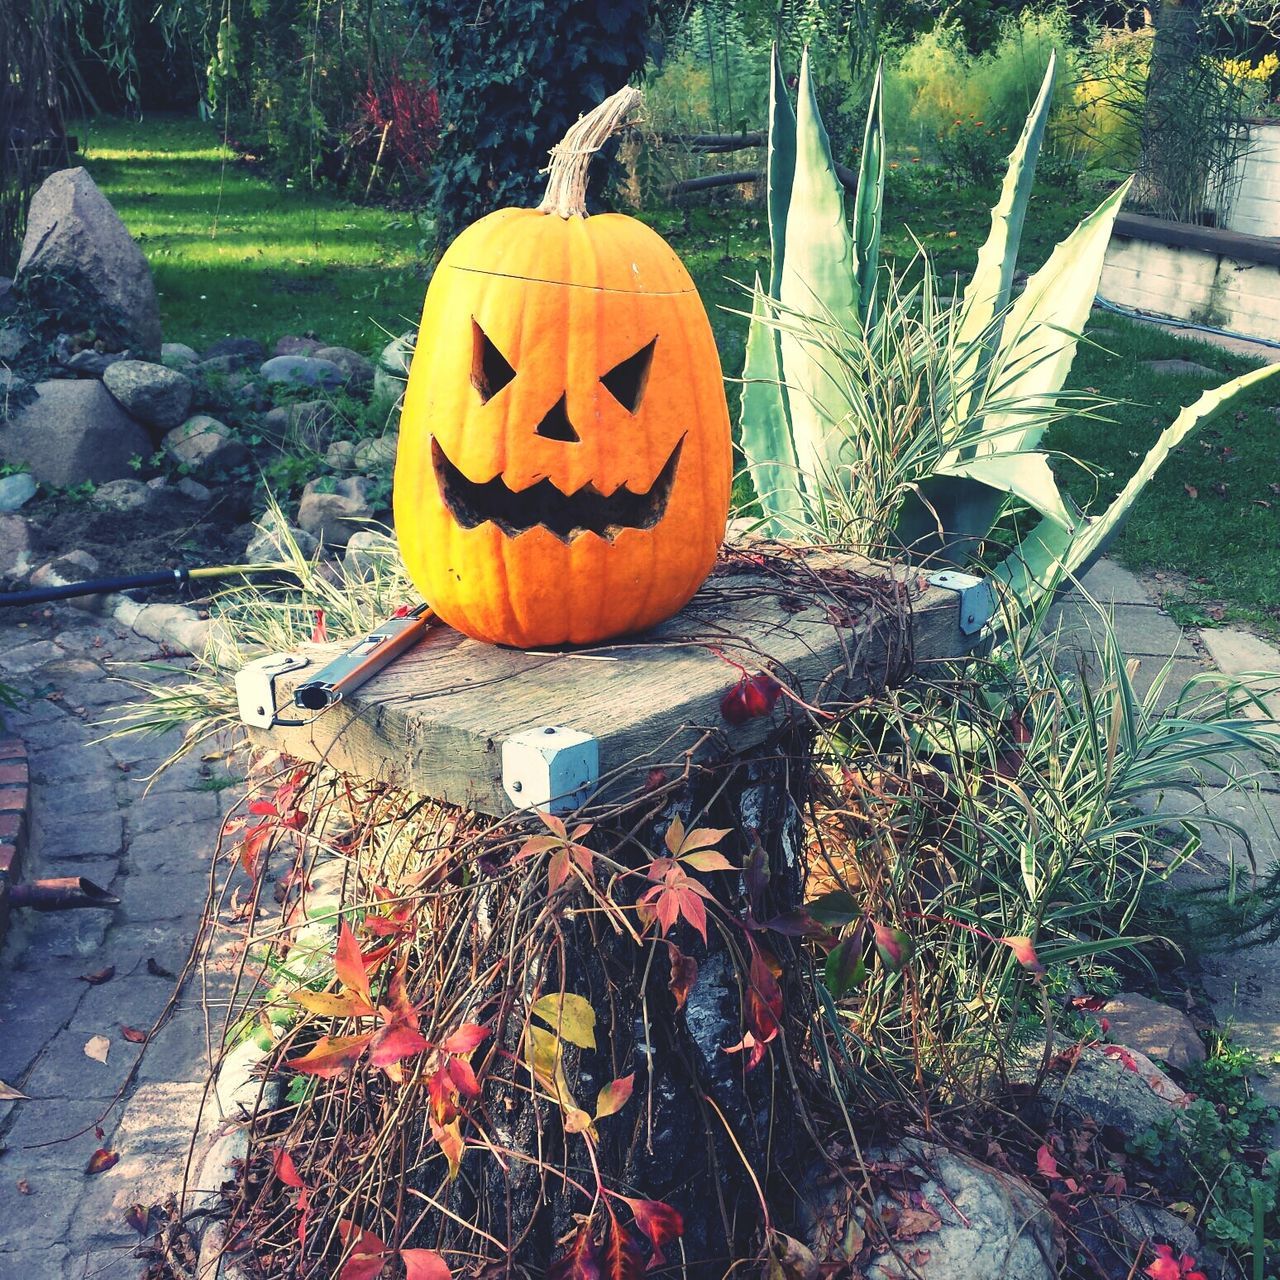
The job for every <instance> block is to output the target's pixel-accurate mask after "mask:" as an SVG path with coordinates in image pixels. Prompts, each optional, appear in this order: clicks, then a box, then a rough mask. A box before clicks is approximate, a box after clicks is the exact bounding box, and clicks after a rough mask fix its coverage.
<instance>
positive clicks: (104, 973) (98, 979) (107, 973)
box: [80, 964, 116, 987]
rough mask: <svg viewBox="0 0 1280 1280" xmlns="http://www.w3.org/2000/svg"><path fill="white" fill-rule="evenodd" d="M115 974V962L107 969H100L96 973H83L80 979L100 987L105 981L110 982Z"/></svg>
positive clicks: (92, 985)
mask: <svg viewBox="0 0 1280 1280" xmlns="http://www.w3.org/2000/svg"><path fill="white" fill-rule="evenodd" d="M115 976H116V967H115V965H113V964H109V965H107V967H106V968H105V969H99V970H98V971H97V972H96V973H82V974H81V975H80V981H81V982H87V983H88V984H89V985H90V986H91V987H100V986H102V984H103V983H104V982H110V981H111V979H112V978H114V977H115Z"/></svg>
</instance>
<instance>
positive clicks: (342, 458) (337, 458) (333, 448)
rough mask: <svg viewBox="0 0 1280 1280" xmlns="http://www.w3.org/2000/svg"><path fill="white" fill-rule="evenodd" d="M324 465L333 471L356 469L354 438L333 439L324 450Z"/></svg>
mask: <svg viewBox="0 0 1280 1280" xmlns="http://www.w3.org/2000/svg"><path fill="white" fill-rule="evenodd" d="M324 465H325V466H326V467H332V468H333V470H334V471H354V470H355V469H356V444H355V441H354V440H335V441H334V442H333V443H332V444H331V445H330V446H329V447H328V448H327V449H326V450H325V451H324Z"/></svg>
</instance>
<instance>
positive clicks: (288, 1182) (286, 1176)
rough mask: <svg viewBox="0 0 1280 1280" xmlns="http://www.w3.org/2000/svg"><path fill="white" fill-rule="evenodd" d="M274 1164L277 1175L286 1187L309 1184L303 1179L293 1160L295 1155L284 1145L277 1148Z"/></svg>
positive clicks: (273, 1156)
mask: <svg viewBox="0 0 1280 1280" xmlns="http://www.w3.org/2000/svg"><path fill="white" fill-rule="evenodd" d="M272 1166H273V1168H274V1172H275V1175H276V1177H277V1178H279V1179H280V1181H281V1182H283V1183H284V1185H285V1186H286V1187H305V1186H306V1185H307V1184H306V1183H305V1182H303V1181H302V1177H301V1175H300V1174H299V1173H298V1166H297V1165H296V1164H294V1162H293V1157H292V1156H291V1155H290V1154H289V1153H288V1152H287V1151H286V1150H285V1149H284V1148H283V1147H277V1148H276V1149H275V1152H274V1153H273V1155H272Z"/></svg>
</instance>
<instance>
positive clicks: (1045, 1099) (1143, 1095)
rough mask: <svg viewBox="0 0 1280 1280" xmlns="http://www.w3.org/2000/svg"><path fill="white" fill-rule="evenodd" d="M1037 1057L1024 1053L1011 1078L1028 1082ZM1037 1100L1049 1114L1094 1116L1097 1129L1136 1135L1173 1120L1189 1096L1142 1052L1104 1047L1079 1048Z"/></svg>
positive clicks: (1034, 1052)
mask: <svg viewBox="0 0 1280 1280" xmlns="http://www.w3.org/2000/svg"><path fill="white" fill-rule="evenodd" d="M1040 1057H1041V1054H1040V1050H1039V1049H1035V1048H1029V1049H1028V1050H1026V1051H1025V1055H1024V1057H1023V1058H1022V1059H1021V1060H1020V1061H1019V1062H1018V1063H1017V1064H1015V1066H1014V1067H1013V1069H1012V1070H1011V1071H1010V1078H1011V1079H1012V1080H1014V1081H1015V1082H1018V1083H1029V1082H1030V1081H1031V1080H1032V1079H1033V1078H1034V1077H1035V1075H1036V1072H1037V1070H1038V1069H1039V1066H1040ZM1039 1101H1040V1105H1042V1106H1044V1107H1047V1108H1048V1109H1049V1110H1050V1111H1052V1112H1055V1113H1056V1112H1057V1111H1058V1110H1059V1109H1065V1110H1066V1111H1068V1112H1069V1113H1071V1114H1073V1115H1076V1116H1079V1117H1085V1116H1092V1117H1093V1118H1094V1119H1095V1120H1096V1121H1097V1122H1098V1125H1099V1127H1101V1128H1107V1127H1110V1128H1114V1129H1118V1130H1119V1131H1120V1132H1121V1133H1125V1134H1136V1133H1142V1132H1144V1131H1145V1130H1147V1129H1150V1128H1152V1127H1153V1126H1157V1125H1163V1124H1167V1123H1168V1122H1169V1119H1170V1117H1173V1118H1174V1119H1175V1120H1176V1118H1177V1116H1178V1115H1179V1113H1180V1112H1181V1110H1182V1108H1183V1107H1185V1106H1186V1105H1187V1104H1188V1103H1189V1102H1190V1101H1191V1098H1190V1095H1189V1094H1187V1093H1186V1092H1185V1091H1184V1090H1183V1089H1181V1088H1180V1087H1179V1086H1178V1085H1176V1084H1175V1083H1174V1082H1173V1081H1172V1080H1170V1079H1169V1077H1168V1076H1167V1075H1165V1073H1164V1072H1163V1071H1161V1070H1160V1068H1159V1067H1157V1066H1156V1065H1155V1063H1154V1062H1152V1061H1151V1059H1150V1058H1148V1057H1147V1056H1146V1055H1145V1054H1143V1053H1142V1052H1141V1051H1140V1050H1137V1049H1130V1048H1128V1047H1127V1046H1124V1047H1122V1046H1119V1045H1114V1046H1107V1045H1103V1046H1092V1047H1086V1048H1083V1049H1081V1050H1080V1053H1079V1055H1078V1056H1077V1057H1076V1059H1075V1062H1074V1063H1073V1064H1072V1065H1070V1066H1069V1067H1067V1068H1065V1069H1064V1068H1055V1069H1054V1070H1053V1071H1051V1072H1050V1073H1049V1075H1048V1076H1047V1077H1046V1079H1045V1080H1044V1082H1043V1084H1042V1086H1041V1092H1040V1100H1039Z"/></svg>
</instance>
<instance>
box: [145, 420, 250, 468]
mask: <svg viewBox="0 0 1280 1280" xmlns="http://www.w3.org/2000/svg"><path fill="white" fill-rule="evenodd" d="M162 447H163V449H164V451H165V452H166V453H167V454H168V455H169V456H170V457H171V458H173V459H174V461H175V462H178V463H181V464H185V465H186V466H188V467H192V468H193V469H195V470H197V471H201V472H205V473H208V474H216V473H218V472H222V471H227V470H229V469H230V468H232V467H238V466H239V465H240V464H241V463H243V462H247V461H248V460H249V450H248V449H246V448H245V447H244V445H243V444H241V443H240V441H239V440H237V439H236V438H235V436H234V435H233V434H232V432H231V428H230V427H228V426H227V425H226V424H225V423H222V422H219V421H218V420H217V418H211V417H209V415H208V414H204V413H198V414H196V416H195V417H194V418H188V419H187V421H186V422H184V423H183V424H182V426H180V427H176V428H175V429H174V430H172V431H170V432H169V434H168V435H167V436H165V438H164V440H163V441H162Z"/></svg>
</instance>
